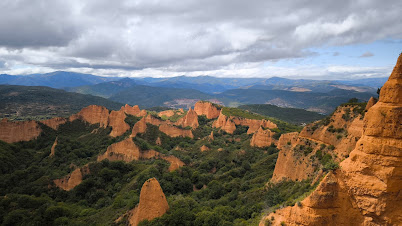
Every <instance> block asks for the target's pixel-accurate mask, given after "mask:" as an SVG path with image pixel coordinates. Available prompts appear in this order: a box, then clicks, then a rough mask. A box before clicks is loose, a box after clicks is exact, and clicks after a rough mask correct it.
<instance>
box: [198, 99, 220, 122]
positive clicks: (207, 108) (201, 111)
mask: <svg viewBox="0 0 402 226" xmlns="http://www.w3.org/2000/svg"><path fill="white" fill-rule="evenodd" d="M194 111H195V112H196V113H197V115H205V116H206V117H207V118H208V119H214V118H218V117H219V115H220V112H221V111H220V110H219V109H218V108H216V107H215V106H214V105H213V104H212V103H210V102H205V101H198V102H197V103H195V105H194Z"/></svg>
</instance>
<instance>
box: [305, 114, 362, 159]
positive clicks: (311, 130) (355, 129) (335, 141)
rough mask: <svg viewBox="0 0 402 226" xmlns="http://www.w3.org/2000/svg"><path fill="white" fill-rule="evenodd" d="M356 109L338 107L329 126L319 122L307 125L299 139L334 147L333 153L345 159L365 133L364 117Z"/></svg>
mask: <svg viewBox="0 0 402 226" xmlns="http://www.w3.org/2000/svg"><path fill="white" fill-rule="evenodd" d="M355 108H356V106H343V107H338V108H337V109H336V110H335V112H334V113H333V114H332V116H331V118H330V119H329V123H328V124H327V125H321V124H320V123H318V122H316V123H312V124H310V125H307V126H305V127H304V128H303V130H302V131H301V132H300V134H299V137H303V138H307V139H310V140H312V141H315V142H320V143H324V144H326V145H333V146H334V147H335V150H333V153H334V154H336V155H337V156H339V157H340V158H341V159H343V158H344V157H346V156H348V155H349V153H350V152H351V151H352V150H353V149H354V147H355V145H356V142H357V140H359V138H360V137H361V135H362V131H363V118H362V117H363V116H362V115H361V114H360V113H358V112H356V111H355Z"/></svg>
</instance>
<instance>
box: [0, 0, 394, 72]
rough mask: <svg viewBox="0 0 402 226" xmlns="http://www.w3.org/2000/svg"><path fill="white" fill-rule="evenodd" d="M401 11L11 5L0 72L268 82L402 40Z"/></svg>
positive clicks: (310, 6) (265, 4) (365, 5)
mask: <svg viewBox="0 0 402 226" xmlns="http://www.w3.org/2000/svg"><path fill="white" fill-rule="evenodd" d="M401 10H402V2H401V1H398V0H393V1H387V4H384V3H383V2H379V1H346V0H344V1H342V0H340V1H330V0H325V1H322V0H316V1H307V0H303V1H296V2H295V1H290V0H284V1H280V2H279V1H265V0H250V1H242V0H221V1H215V0H205V1H197V0H188V1H177V0H176V1H174V0H165V1H157V0H137V1H131V0H130V1H128V0H125V1H107V0H96V1H95V0H92V1H79V0H71V1H62V0H42V1H29V0H21V1H13V0H5V1H1V3H0V62H4V63H3V65H4V66H3V68H2V69H1V72H2V73H5V72H14V73H17V72H18V73H21V70H14V71H13V68H14V69H15V65H30V66H31V67H32V70H33V71H34V70H39V69H38V68H43V70H48V69H54V70H71V71H86V72H87V71H92V73H96V74H116V73H120V74H125V75H131V74H133V75H140V74H141V75H144V74H145V73H150V75H151V74H152V75H153V74H164V75H171V74H197V73H201V72H202V73H205V74H214V75H218V76H223V75H229V74H233V75H244V76H250V75H251V74H252V73H259V74H258V76H260V74H262V72H263V71H266V69H264V68H261V67H262V66H261V65H262V64H261V63H263V62H266V61H275V60H283V59H285V60H286V59H293V58H303V57H306V56H311V55H313V54H315V53H314V52H311V51H309V49H311V48H312V47H320V46H328V45H329V46H331V45H346V44H356V43H367V42H372V41H375V40H382V39H386V38H390V39H396V40H398V39H402V30H401V29H400V28H401V27H402V21H401V20H400V19H399V18H400V11H401ZM363 55H364V54H363ZM233 65H235V66H233ZM244 65H258V66H256V67H260V68H248V66H247V67H245V66H244ZM229 70H231V71H230V72H229ZM235 70H238V71H235ZM275 70H279V71H282V70H281V69H278V68H275ZM284 70H285V69H284ZM306 70H307V69H306ZM26 71H28V69H27V70H26ZM285 71H286V73H290V74H291V72H292V70H291V69H287V70H285ZM307 71H308V70H307ZM272 73H276V72H274V71H270V72H269V73H268V72H267V74H272ZM284 73H285V72H284ZM311 73H315V70H314V71H311ZM246 74H247V75H246ZM256 76H257V75H256ZM261 76H262V75H261Z"/></svg>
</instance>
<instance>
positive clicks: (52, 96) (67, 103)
mask: <svg viewBox="0 0 402 226" xmlns="http://www.w3.org/2000/svg"><path fill="white" fill-rule="evenodd" d="M92 104H95V105H101V106H105V107H106V108H108V109H112V110H117V109H119V108H120V107H121V106H122V104H120V103H117V102H113V101H110V100H107V99H104V98H101V97H95V96H91V95H83V94H78V93H70V92H66V91H64V90H59V89H53V88H48V87H42V86H11V85H0V118H3V117H4V118H9V119H12V120H27V119H34V120H42V119H48V118H51V117H56V116H63V117H67V116H70V115H71V114H73V113H77V112H78V111H80V110H81V109H82V108H84V107H86V106H88V105H92Z"/></svg>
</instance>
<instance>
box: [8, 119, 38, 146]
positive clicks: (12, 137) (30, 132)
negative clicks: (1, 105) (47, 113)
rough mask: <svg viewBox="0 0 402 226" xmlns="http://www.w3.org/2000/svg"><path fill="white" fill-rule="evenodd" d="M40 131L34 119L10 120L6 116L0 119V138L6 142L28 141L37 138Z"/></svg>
mask: <svg viewBox="0 0 402 226" xmlns="http://www.w3.org/2000/svg"><path fill="white" fill-rule="evenodd" d="M41 132H42V130H41V128H40V127H39V124H38V123H37V122H35V121H24V122H11V121H8V120H7V119H6V118H4V119H2V120H1V121H0V140H2V141H5V142H7V143H14V142H19V141H29V140H32V139H35V138H37V137H38V136H39V135H40V133H41Z"/></svg>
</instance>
